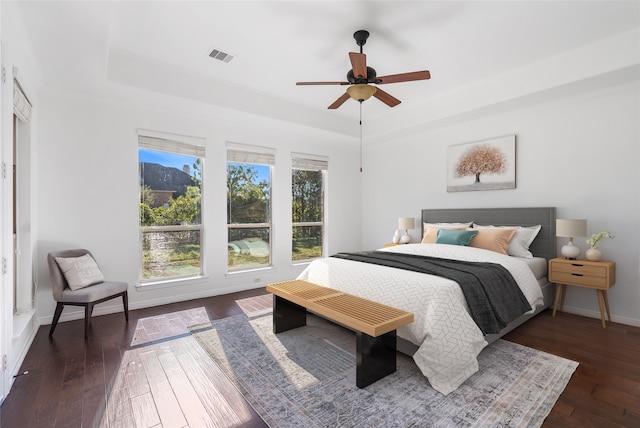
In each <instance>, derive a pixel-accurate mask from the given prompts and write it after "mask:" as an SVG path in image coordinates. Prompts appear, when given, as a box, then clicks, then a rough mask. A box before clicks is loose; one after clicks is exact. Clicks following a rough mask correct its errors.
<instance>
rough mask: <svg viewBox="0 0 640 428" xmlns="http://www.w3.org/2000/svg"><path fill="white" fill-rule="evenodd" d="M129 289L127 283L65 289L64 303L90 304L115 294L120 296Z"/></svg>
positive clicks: (108, 283) (113, 282) (63, 294)
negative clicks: (74, 289)
mask: <svg viewBox="0 0 640 428" xmlns="http://www.w3.org/2000/svg"><path fill="white" fill-rule="evenodd" d="M128 289H129V284H127V283H126V282H117V281H106V282H100V283H98V284H94V285H92V286H91V287H85V288H81V289H79V290H76V291H73V290H70V289H68V288H65V289H64V291H63V292H62V300H61V301H62V302H64V303H89V302H95V301H96V300H101V299H104V298H106V297H109V296H113V295H115V294H120V293H122V292H123V291H127V290H128Z"/></svg>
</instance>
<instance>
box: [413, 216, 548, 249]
mask: <svg viewBox="0 0 640 428" xmlns="http://www.w3.org/2000/svg"><path fill="white" fill-rule="evenodd" d="M468 221H473V222H475V223H478V224H484V225H488V224H492V225H495V226H534V225H537V224H539V225H541V226H542V227H541V229H540V233H538V236H537V237H536V239H535V240H534V241H533V243H532V244H531V247H530V248H529V249H530V250H531V252H532V253H533V255H534V256H535V257H544V258H545V259H552V258H554V257H555V256H556V209H555V207H535V208H445V209H423V210H422V223H461V222H468ZM423 234H424V230H423Z"/></svg>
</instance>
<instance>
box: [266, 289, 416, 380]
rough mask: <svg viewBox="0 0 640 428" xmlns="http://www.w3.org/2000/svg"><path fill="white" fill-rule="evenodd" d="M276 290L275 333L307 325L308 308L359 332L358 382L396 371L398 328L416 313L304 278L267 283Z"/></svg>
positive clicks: (270, 290) (357, 355) (357, 337)
mask: <svg viewBox="0 0 640 428" xmlns="http://www.w3.org/2000/svg"><path fill="white" fill-rule="evenodd" d="M267 291H268V292H270V293H273V297H274V299H273V332H274V333H276V334H277V333H281V332H283V331H287V330H291V329H294V328H298V327H302V326H304V325H306V324H307V310H309V311H311V312H313V313H315V314H317V315H320V316H322V317H325V318H327V319H329V320H331V321H334V322H336V323H338V324H341V325H343V326H345V327H348V328H350V329H352V330H355V332H356V385H357V386H358V388H364V387H366V386H368V385H371V384H372V383H373V382H375V381H377V380H379V379H382V378H383V377H385V376H387V375H389V374H391V373H393V372H395V371H396V329H398V328H399V327H402V326H405V325H407V324H410V323H412V322H413V314H412V313H411V312H405V311H402V310H400V309H396V308H392V307H391V306H386V305H382V304H380V303H377V302H372V301H371V300H367V299H363V298H361V297H357V296H353V295H351V294H347V293H343V292H341V291H338V290H334V289H332V288H327V287H323V286H321V285H317V284H313V283H311V282H308V281H304V280H293V281H284V282H278V283H275V284H269V285H267Z"/></svg>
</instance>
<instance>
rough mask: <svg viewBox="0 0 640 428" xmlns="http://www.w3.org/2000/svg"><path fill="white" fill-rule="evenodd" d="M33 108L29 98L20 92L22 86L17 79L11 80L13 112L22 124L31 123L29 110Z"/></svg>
mask: <svg viewBox="0 0 640 428" xmlns="http://www.w3.org/2000/svg"><path fill="white" fill-rule="evenodd" d="M32 109H33V106H32V105H31V103H30V102H29V98H27V96H26V95H25V93H24V91H23V90H22V86H20V83H19V82H18V80H17V79H13V111H14V113H15V114H16V116H18V118H19V119H20V120H22V121H23V122H27V123H29V122H31V110H32Z"/></svg>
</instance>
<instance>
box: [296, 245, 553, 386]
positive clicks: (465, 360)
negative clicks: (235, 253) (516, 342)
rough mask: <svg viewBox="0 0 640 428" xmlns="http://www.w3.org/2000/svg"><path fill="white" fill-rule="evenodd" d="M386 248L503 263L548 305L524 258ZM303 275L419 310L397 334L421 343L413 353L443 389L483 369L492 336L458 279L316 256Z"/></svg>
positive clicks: (532, 299)
mask: <svg viewBox="0 0 640 428" xmlns="http://www.w3.org/2000/svg"><path fill="white" fill-rule="evenodd" d="M385 251H391V252H396V253H408V254H418V255H425V256H431V257H440V258H449V259H457V260H468V261H484V262H492V263H499V264H501V265H502V266H504V267H505V268H506V269H507V270H508V271H509V272H510V273H511V275H512V276H513V277H514V279H515V280H516V282H517V283H518V285H519V286H520V288H521V289H522V292H523V294H524V295H525V297H526V298H527V300H528V301H529V303H530V304H531V308H532V310H533V309H535V307H536V306H538V305H542V300H543V297H542V292H541V290H540V286H539V285H538V282H537V281H536V278H535V276H534V275H533V273H532V272H531V270H530V269H529V267H528V266H527V265H526V264H525V263H524V262H523V261H522V260H519V259H518V258H515V257H510V256H505V255H502V254H499V253H495V252H493V251H488V250H483V249H480V248H473V247H463V246H457V245H443V244H410V245H398V246H395V247H390V248H386V249H385ZM298 279H306V280H307V281H310V282H313V283H316V284H320V285H324V286H326V287H331V288H335V289H338V290H341V291H344V292H347V293H350V294H354V295H357V296H360V297H364V298H366V299H369V300H373V301H377V302H380V303H383V304H386V305H389V306H393V307H396V308H399V309H403V310H405V311H409V312H413V314H414V319H415V321H414V322H413V323H412V324H410V325H408V326H406V327H402V328H400V329H398V331H397V334H398V336H399V337H402V338H404V339H407V340H409V341H411V342H412V343H414V344H416V345H418V346H419V348H418V351H417V352H416V353H415V354H414V356H413V359H414V360H415V362H416V364H417V365H418V367H419V368H420V370H421V371H422V373H423V374H424V375H425V376H426V377H427V379H429V382H430V383H431V386H432V387H433V388H434V389H436V390H437V391H439V392H441V393H442V394H448V393H450V392H451V391H454V390H455V389H456V388H458V386H460V385H461V384H462V383H463V382H464V381H465V380H466V379H468V378H469V377H470V376H471V375H473V374H474V373H475V372H477V371H478V361H477V356H478V354H479V353H480V351H481V350H482V349H483V348H484V347H485V346H487V342H486V341H485V339H484V336H483V335H482V332H481V331H480V329H479V328H478V326H477V325H476V324H475V322H474V321H473V319H472V318H471V316H470V315H469V311H468V307H467V303H466V301H465V298H464V295H463V294H462V290H461V289H460V287H459V286H458V284H457V283H456V282H454V281H451V280H448V279H445V278H441V277H438V276H433V275H427V274H423V273H417V272H411V271H405V270H402V269H395V268H389V267H385V266H378V265H373V264H368V263H360V262H354V261H350V260H343V259H337V258H332V257H329V258H325V259H320V260H315V261H313V262H312V263H311V264H309V266H308V267H307V268H306V269H305V270H304V271H303V272H302V273H301V274H300V275H299V276H298Z"/></svg>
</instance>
